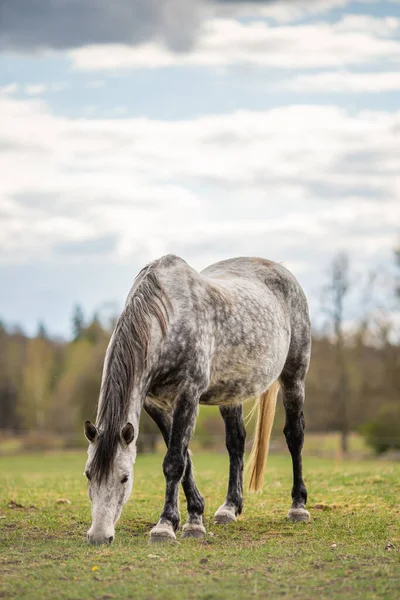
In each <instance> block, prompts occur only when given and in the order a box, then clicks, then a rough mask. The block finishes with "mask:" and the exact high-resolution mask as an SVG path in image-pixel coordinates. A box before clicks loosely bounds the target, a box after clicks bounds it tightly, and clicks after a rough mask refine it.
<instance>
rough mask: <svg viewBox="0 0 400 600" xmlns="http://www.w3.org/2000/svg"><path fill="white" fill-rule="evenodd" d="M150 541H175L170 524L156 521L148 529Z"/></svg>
mask: <svg viewBox="0 0 400 600" xmlns="http://www.w3.org/2000/svg"><path fill="white" fill-rule="evenodd" d="M150 542H152V543H154V542H155V543H160V542H161V543H166V542H172V543H173V542H176V535H175V531H174V529H173V527H172V525H168V523H157V525H156V526H155V527H153V529H152V530H151V531H150Z"/></svg>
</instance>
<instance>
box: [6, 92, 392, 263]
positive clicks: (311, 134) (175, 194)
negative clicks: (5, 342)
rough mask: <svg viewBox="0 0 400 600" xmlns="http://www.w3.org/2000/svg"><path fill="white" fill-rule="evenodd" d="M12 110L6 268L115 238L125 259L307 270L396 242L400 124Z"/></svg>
mask: <svg viewBox="0 0 400 600" xmlns="http://www.w3.org/2000/svg"><path fill="white" fill-rule="evenodd" d="M0 112H1V114H2V118H3V121H2V123H3V125H2V130H1V136H0V149H2V178H1V181H0V211H1V219H0V239H1V250H2V252H1V257H2V258H1V260H2V261H3V262H4V261H6V262H12V261H19V262H26V261H28V260H29V261H31V260H41V259H43V258H47V259H51V257H52V252H53V249H54V247H57V245H59V244H62V243H70V242H84V241H85V240H88V241H91V240H95V239H97V238H99V237H100V238H104V236H109V234H110V233H112V234H115V236H116V246H115V249H114V250H112V252H114V258H115V260H124V259H125V258H128V257H130V256H132V255H134V254H135V253H137V252H138V249H139V250H140V254H141V255H145V256H147V257H148V258H152V257H154V256H157V255H159V254H162V253H164V252H166V251H177V250H182V249H183V250H182V253H183V254H185V255H186V254H187V255H189V256H190V255H191V256H195V260H194V261H193V262H194V264H195V265H196V264H197V265H199V266H201V265H204V264H205V263H206V261H207V258H208V257H209V255H210V256H211V255H212V256H213V257H214V258H215V257H217V258H218V257H222V256H226V255H229V254H231V255H233V254H237V253H238V252H239V250H240V253H260V254H264V255H265V254H269V255H270V256H271V254H272V256H271V257H272V258H277V259H279V260H282V259H284V258H285V257H286V259H287V260H296V261H297V262H298V263H299V264H300V263H301V262H303V264H304V265H307V264H308V263H309V261H310V260H311V261H315V260H322V258H323V257H324V256H325V255H326V254H330V253H332V252H334V251H335V250H337V249H338V248H341V247H343V246H349V247H351V248H352V251H353V252H354V253H355V254H356V255H358V258H359V259H360V260H363V261H369V260H370V258H371V257H373V256H375V257H377V256H378V257H379V256H381V255H382V253H386V255H387V253H388V252H389V249H390V248H391V247H392V245H393V244H394V242H395V240H394V230H395V227H396V223H398V221H399V217H400V214H399V213H400V207H399V203H398V197H399V194H400V189H399V180H398V173H399V171H400V158H399V154H398V136H399V131H400V112H397V113H385V112H379V111H369V112H365V111H364V112H359V113H357V114H349V113H347V112H346V111H345V110H342V109H339V108H337V107H335V106H289V107H283V108H276V109H273V110H268V111H262V112H249V111H238V112H235V113H232V114H228V115H218V116H207V117H200V118H197V119H193V120H182V121H179V122H171V121H157V120H151V119H143V118H126V117H124V118H122V117H121V118H118V119H95V118H93V119H91V120H87V119H82V118H80V119H68V118H64V117H60V116H55V115H53V114H52V113H51V112H50V111H49V109H48V107H47V105H46V104H44V103H43V102H41V101H39V100H33V99H31V100H25V101H21V100H14V99H11V98H10V97H8V96H6V95H3V96H2V97H0ZM107 239H108V238H107ZM316 248H318V257H315V256H314V255H315V249H316ZM58 259H59V257H58Z"/></svg>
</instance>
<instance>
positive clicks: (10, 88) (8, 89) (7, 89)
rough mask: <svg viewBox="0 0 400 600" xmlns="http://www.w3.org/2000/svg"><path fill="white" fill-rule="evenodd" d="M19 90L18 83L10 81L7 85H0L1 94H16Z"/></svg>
mask: <svg viewBox="0 0 400 600" xmlns="http://www.w3.org/2000/svg"><path fill="white" fill-rule="evenodd" d="M17 91H18V83H15V82H14V83H8V84H7V85H3V86H0V94H10V95H12V94H15V92H17Z"/></svg>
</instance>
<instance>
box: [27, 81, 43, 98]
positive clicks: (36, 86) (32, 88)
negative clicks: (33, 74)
mask: <svg viewBox="0 0 400 600" xmlns="http://www.w3.org/2000/svg"><path fill="white" fill-rule="evenodd" d="M46 89H47V88H46V86H45V85H44V84H41V83H31V84H28V85H26V86H25V87H24V92H25V94H27V95H28V96H40V95H41V94H43V93H44V92H45V91H46Z"/></svg>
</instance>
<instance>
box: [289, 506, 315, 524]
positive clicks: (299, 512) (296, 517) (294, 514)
mask: <svg viewBox="0 0 400 600" xmlns="http://www.w3.org/2000/svg"><path fill="white" fill-rule="evenodd" d="M288 519H289V520H290V521H309V520H310V513H309V512H308V510H306V509H305V508H301V507H299V508H291V509H290V510H289V512H288Z"/></svg>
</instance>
